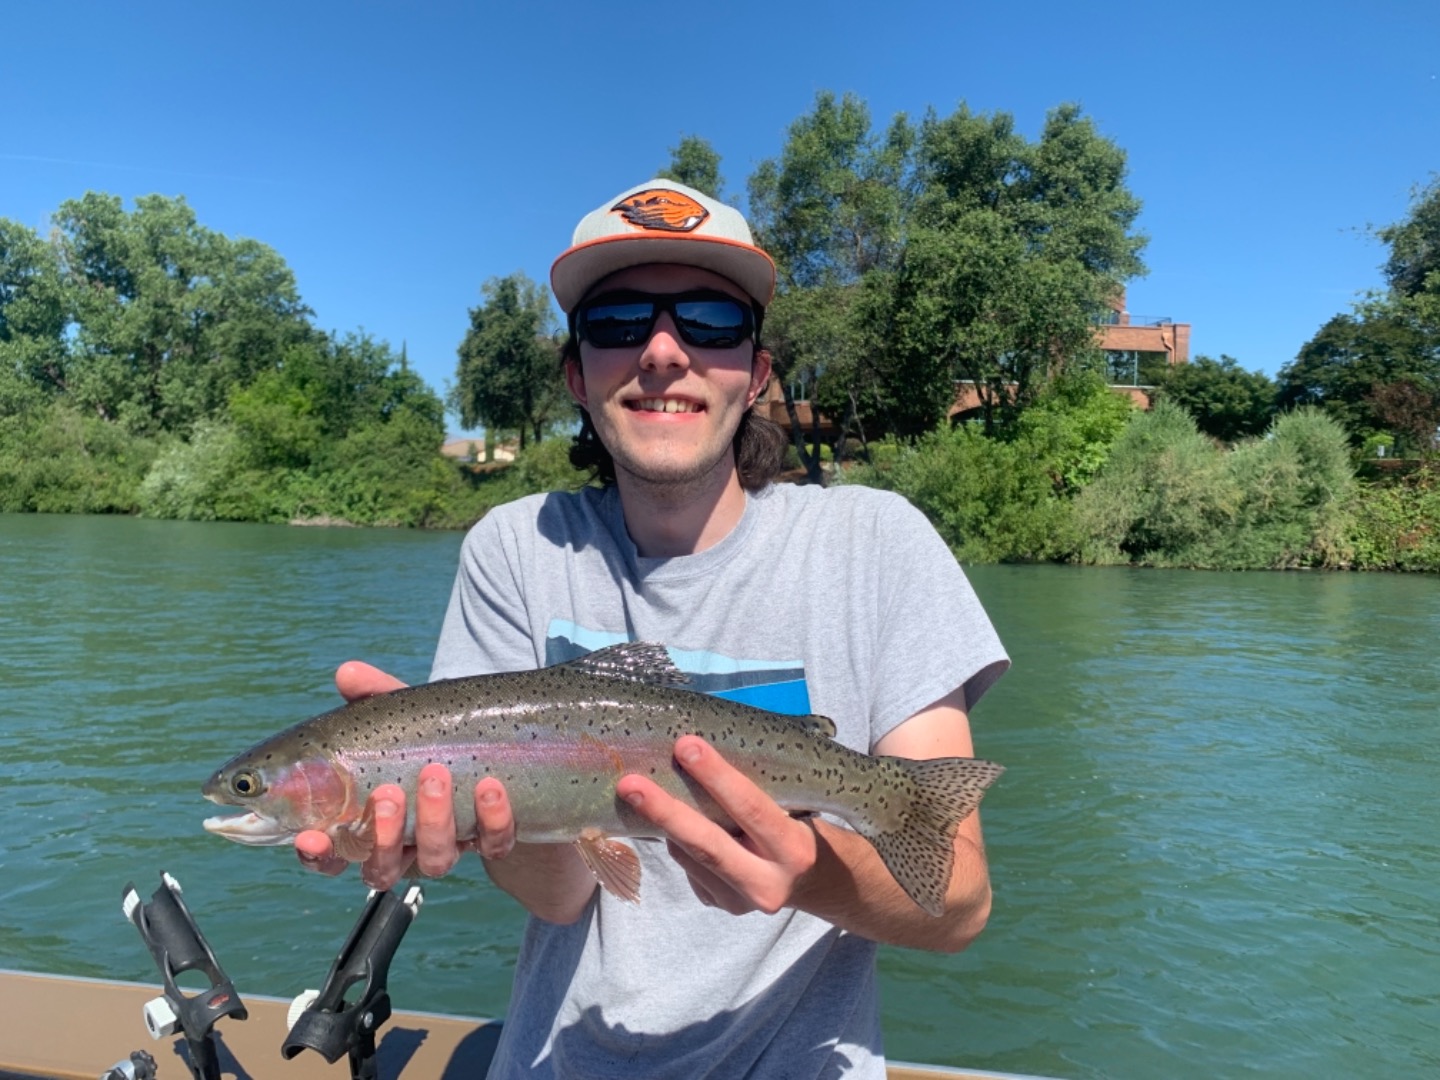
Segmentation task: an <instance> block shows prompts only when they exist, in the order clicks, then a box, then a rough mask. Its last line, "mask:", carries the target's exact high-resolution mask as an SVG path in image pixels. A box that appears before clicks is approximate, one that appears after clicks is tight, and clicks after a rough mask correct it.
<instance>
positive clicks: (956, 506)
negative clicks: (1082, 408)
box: [844, 424, 1071, 562]
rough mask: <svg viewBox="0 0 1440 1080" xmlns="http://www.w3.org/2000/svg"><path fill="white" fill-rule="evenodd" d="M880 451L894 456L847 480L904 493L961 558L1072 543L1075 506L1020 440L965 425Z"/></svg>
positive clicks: (1055, 550) (1049, 552)
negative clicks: (988, 434) (992, 435)
mask: <svg viewBox="0 0 1440 1080" xmlns="http://www.w3.org/2000/svg"><path fill="white" fill-rule="evenodd" d="M879 456H880V458H881V459H882V460H883V459H887V458H888V459H890V460H888V461H886V463H885V464H882V465H872V466H869V467H863V466H860V467H855V468H853V469H851V470H849V471H848V472H847V473H846V474H845V477H844V480H845V482H846V483H860V484H867V485H869V486H872V487H881V488H885V489H888V490H890V491H897V492H899V493H900V494H902V495H904V496H905V497H906V498H907V499H909V500H910V501H911V502H912V503H914V504H915V506H916V507H918V508H919V509H920V510H921V511H922V512H923V513H924V514H925V515H926V517H928V518H929V519H930V521H931V523H932V524H934V526H935V528H936V530H937V531H938V532H939V533H940V535H941V536H942V537H943V538H944V539H945V542H946V543H947V544H949V545H950V547H951V549H952V550H953V551H954V552H955V555H956V557H957V558H959V559H961V560H964V561H970V562H1006V561H1022V560H1038V559H1051V558H1056V557H1058V556H1060V555H1062V554H1064V552H1065V551H1067V550H1068V549H1069V547H1070V546H1071V545H1070V540H1069V532H1070V529H1069V510H1070V507H1069V503H1068V502H1067V501H1065V500H1063V499H1060V498H1058V497H1057V496H1056V493H1055V486H1054V483H1053V480H1052V478H1051V476H1050V473H1049V471H1048V470H1047V469H1046V468H1045V465H1044V463H1043V462H1040V461H1038V460H1036V459H1035V458H1034V457H1033V456H1031V455H1030V454H1029V452H1028V448H1026V447H1025V446H1023V445H1021V444H1019V443H1006V442H1001V441H999V440H997V439H991V438H987V437H986V436H984V435H982V434H981V433H980V432H979V431H978V430H976V429H975V428H974V426H972V425H965V424H962V425H959V426H957V427H954V428H950V427H946V428H941V429H939V430H936V431H932V432H929V433H927V434H925V435H923V436H921V437H920V438H919V439H917V440H916V441H915V442H914V444H913V445H910V446H904V447H901V448H898V449H897V450H895V451H894V452H893V453H884V452H882V453H881V454H880V455H879Z"/></svg>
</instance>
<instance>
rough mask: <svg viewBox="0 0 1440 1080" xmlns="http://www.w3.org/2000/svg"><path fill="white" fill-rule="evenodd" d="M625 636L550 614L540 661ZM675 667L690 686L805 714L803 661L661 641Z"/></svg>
mask: <svg viewBox="0 0 1440 1080" xmlns="http://www.w3.org/2000/svg"><path fill="white" fill-rule="evenodd" d="M629 640H630V638H629V637H627V636H626V635H624V634H617V633H614V632H612V631H606V630H590V629H587V628H585V627H583V626H577V625H576V624H575V623H573V622H570V621H568V620H565V619H552V620H551V621H550V625H549V627H547V628H546V633H545V663H546V664H563V663H566V662H568V661H570V660H575V659H577V658H579V657H581V656H584V655H585V654H586V653H590V652H594V651H595V650H596V649H603V648H606V647H607V646H610V645H618V644H620V643H621V642H622V641H629ZM666 651H667V652H668V653H669V654H670V659H671V660H673V661H674V662H675V666H676V667H677V668H679V669H680V670H681V671H683V672H685V674H687V675H688V676H690V685H689V689H691V690H697V691H699V692H700V693H702V694H714V695H715V696H716V697H723V698H729V699H730V700H731V701H738V702H741V703H743V704H745V705H753V706H754V707H755V708H757V709H768V710H770V711H771V712H778V713H787V714H789V715H793V716H808V715H809V713H810V688H809V685H808V684H807V683H806V681H805V663H804V661H802V660H745V659H738V658H736V657H732V656H724V655H722V654H720V653H716V652H710V651H708V650H693V649H677V648H672V647H670V646H666Z"/></svg>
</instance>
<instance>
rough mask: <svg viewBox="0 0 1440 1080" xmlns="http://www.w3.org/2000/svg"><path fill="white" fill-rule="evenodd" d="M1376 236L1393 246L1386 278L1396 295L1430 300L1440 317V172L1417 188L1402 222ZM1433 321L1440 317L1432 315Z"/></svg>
mask: <svg viewBox="0 0 1440 1080" xmlns="http://www.w3.org/2000/svg"><path fill="white" fill-rule="evenodd" d="M1376 235H1378V236H1379V237H1380V239H1381V240H1383V241H1384V242H1385V243H1386V244H1388V245H1390V258H1389V259H1388V260H1386V262H1385V266H1384V271H1385V280H1386V282H1387V283H1388V284H1389V286H1390V289H1391V291H1392V292H1393V293H1394V294H1395V295H1396V296H1397V298H1400V299H1404V300H1411V301H1416V300H1418V301H1422V309H1424V307H1425V305H1424V304H1423V302H1424V301H1431V302H1432V304H1431V306H1429V310H1430V311H1431V312H1433V313H1434V315H1435V316H1440V308H1437V307H1435V306H1433V305H1434V303H1435V302H1440V175H1437V176H1434V177H1432V178H1431V180H1430V182H1429V183H1428V184H1426V185H1425V186H1423V187H1419V188H1417V189H1416V190H1415V191H1414V193H1413V197H1412V199H1411V204H1410V213H1409V214H1408V215H1407V216H1406V218H1405V219H1404V220H1403V221H1399V222H1396V223H1395V224H1393V225H1388V226H1386V227H1385V228H1383V229H1379V230H1377V232H1376ZM1431 321H1432V323H1440V318H1435V317H1434V316H1432V319H1431Z"/></svg>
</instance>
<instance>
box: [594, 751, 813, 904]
mask: <svg viewBox="0 0 1440 1080" xmlns="http://www.w3.org/2000/svg"><path fill="white" fill-rule="evenodd" d="M675 757H676V759H677V760H678V761H679V762H680V764H681V766H682V767H683V768H684V769H685V771H686V772H687V773H689V774H690V775H691V776H693V777H694V778H695V779H696V780H698V781H699V782H700V784H701V785H702V786H703V787H704V788H705V790H706V791H708V792H709V793H710V794H711V795H712V796H714V798H715V801H716V802H718V803H719V804H720V806H721V808H722V809H724V810H725V812H726V813H727V814H729V815H730V818H731V820H733V821H734V822H735V824H736V825H737V826H738V827H739V829H740V833H739V835H738V836H732V835H731V834H730V833H729V832H727V831H726V830H725V829H723V828H721V827H720V826H719V825H716V824H715V823H714V822H713V821H711V820H710V819H709V818H707V817H706V816H705V815H704V814H702V813H700V812H699V811H698V810H696V809H694V808H693V807H691V806H689V805H688V804H686V803H683V802H681V801H680V800H679V799H676V798H674V797H673V796H671V795H669V794H667V793H666V792H665V791H664V790H662V789H661V788H660V787H659V786H658V785H657V784H655V783H654V782H653V781H651V780H648V779H646V778H644V777H641V776H635V775H630V776H623V777H621V778H620V782H619V783H618V784H617V785H616V787H615V790H616V791H617V792H618V793H619V795H620V797H621V798H623V799H625V800H626V801H627V802H629V803H630V805H631V806H633V807H634V808H635V811H636V812H637V813H639V814H640V815H641V816H642V817H644V818H646V819H647V820H649V821H650V822H651V823H653V824H655V825H658V826H659V827H660V828H661V829H663V830H664V831H665V835H666V836H667V837H668V838H669V842H670V843H669V846H670V853H671V855H672V856H673V857H674V858H675V860H676V862H678V863H679V864H680V865H681V866H682V867H683V868H684V870H685V873H686V874H687V875H688V876H689V878H690V887H691V889H693V890H694V891H695V895H696V896H697V897H699V898H700V902H701V903H703V904H705V905H706V906H707V907H718V908H722V909H723V910H725V911H728V912H730V913H731V914H733V915H743V914H745V913H746V912H749V911H763V912H766V913H767V914H773V913H775V912H777V911H779V910H780V909H781V908H783V907H786V906H789V905H790V904H791V903H792V901H793V900H794V898H795V894H796V891H797V889H798V888H799V887H800V884H801V882H802V879H803V878H804V877H805V875H806V874H808V873H809V872H810V870H811V869H812V868H813V867H814V866H815V860H816V855H817V839H816V834H815V829H814V827H813V826H812V825H811V824H810V822H809V820H808V819H799V818H793V817H791V816H790V814H789V813H788V812H787V811H785V810H784V809H782V808H781V807H780V805H779V804H778V803H776V802H775V800H774V799H772V798H770V796H769V795H767V794H766V793H765V792H764V791H762V790H760V788H759V787H757V786H756V785H755V784H754V783H753V782H752V781H751V780H750V779H749V778H747V777H746V776H745V775H744V774H742V773H741V772H740V771H739V770H737V769H736V768H735V767H734V766H732V765H731V764H730V763H729V762H727V761H726V760H725V759H724V758H723V757H721V756H720V754H719V753H718V752H716V750H715V748H714V747H712V746H711V745H710V744H709V743H707V742H706V741H705V740H704V739H701V738H699V737H697V736H694V735H686V736H684V737H683V738H680V739H678V740H677V741H676V743H675Z"/></svg>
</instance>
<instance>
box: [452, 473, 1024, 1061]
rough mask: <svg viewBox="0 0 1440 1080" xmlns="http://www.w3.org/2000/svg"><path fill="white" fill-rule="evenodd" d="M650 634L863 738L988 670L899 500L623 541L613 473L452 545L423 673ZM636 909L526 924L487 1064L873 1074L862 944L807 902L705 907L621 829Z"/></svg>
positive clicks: (935, 542) (837, 495) (755, 501)
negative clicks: (674, 552)
mask: <svg viewBox="0 0 1440 1080" xmlns="http://www.w3.org/2000/svg"><path fill="white" fill-rule="evenodd" d="M620 641H654V642H660V643H663V644H665V645H666V646H668V647H669V650H670V655H671V657H672V658H673V659H674V660H675V662H676V664H677V666H679V667H680V668H681V670H683V671H686V672H689V673H690V674H691V678H692V685H693V686H694V687H695V688H697V689H701V690H705V691H708V692H711V693H719V694H723V695H725V696H727V697H732V698H735V699H737V700H741V701H744V702H746V703H747V704H752V705H756V706H759V707H761V708H768V709H773V710H775V711H777V712H789V713H799V714H803V713H811V712H814V713H819V714H821V715H824V716H828V717H830V718H831V719H832V720H834V721H835V725H836V728H837V732H838V734H837V736H836V737H837V738H838V739H839V740H840V741H841V742H843V743H844V744H846V745H847V746H850V747H853V748H855V749H857V750H862V751H868V750H870V749H871V748H872V747H873V746H874V745H875V743H876V741H877V740H879V739H880V738H881V737H883V736H884V735H885V734H886V733H888V732H889V731H891V730H892V729H894V728H895V727H896V726H897V725H899V724H901V723H902V722H904V721H905V720H906V719H908V718H909V717H911V716H912V715H914V714H915V713H916V712H918V711H920V710H921V709H923V708H925V707H926V706H928V705H931V704H933V703H934V702H935V701H937V700H939V699H940V698H941V697H944V696H945V695H946V694H948V693H950V692H951V691H952V690H954V689H955V688H956V687H958V686H961V685H964V686H965V688H966V700H967V703H968V704H969V705H971V706H973V705H974V704H975V702H976V701H978V700H979V698H980V696H981V695H982V694H983V693H984V692H985V691H986V690H987V689H988V688H989V686H990V685H991V684H992V683H993V682H994V681H995V679H997V678H998V677H999V676H1000V675H1001V674H1002V673H1003V672H1004V670H1005V668H1006V667H1007V666H1008V665H1009V660H1008V659H1007V658H1006V656H1005V652H1004V650H1003V649H1002V647H1001V645H1000V642H999V639H998V638H997V637H996V635H995V631H994V629H993V628H992V627H991V625H990V621H989V619H988V618H987V617H986V615H985V612H984V610H983V609H982V608H981V606H980V603H979V601H978V600H976V598H975V594H974V592H973V591H972V590H971V588H970V584H969V582H968V581H967V580H966V579H965V575H964V573H963V572H962V571H961V569H960V567H959V566H958V565H957V564H956V562H955V559H954V557H953V556H952V555H951V554H950V551H949V550H948V549H947V548H946V547H945V544H944V542H943V541H941V539H940V538H939V536H938V535H937V534H936V533H935V530H934V529H933V528H931V526H930V524H929V522H927V521H926V520H925V519H924V517H923V516H922V515H921V514H920V513H919V512H918V511H917V510H915V509H914V507H912V506H911V505H910V504H909V503H908V502H906V501H905V500H904V499H902V498H900V497H899V496H896V495H893V494H889V493H886V492H880V491H874V490H871V489H867V488H860V487H840V488H832V489H828V490H825V489H821V488H816V487H795V486H791V485H777V486H773V487H770V488H767V489H766V490H765V491H763V492H761V493H759V494H755V495H750V496H748V498H747V502H746V509H745V513H744V516H743V517H742V518H741V520H740V522H739V524H738V525H737V526H736V527H735V528H734V529H733V530H732V531H731V533H730V534H729V535H728V536H726V537H725V538H724V539H723V540H721V541H720V543H718V544H716V545H715V546H713V547H711V548H709V549H707V550H705V551H702V552H700V553H699V554H695V555H687V556H683V557H679V558H670V559H648V558H641V557H640V556H639V555H638V554H637V552H636V550H635V545H634V544H633V543H632V542H631V540H630V538H629V534H628V533H627V532H626V529H625V524H624V519H623V516H622V514H621V509H620V501H619V497H618V494H617V493H616V491H615V489H614V488H608V489H605V490H597V489H594V488H589V489H585V490H583V491H580V492H578V493H566V494H558V493H557V494H549V495H537V496H532V497H530V498H526V499H521V500H519V501H517V502H514V503H510V504H508V505H505V506H501V507H498V508H496V509H495V510H492V511H491V512H490V513H489V514H487V515H486V516H485V518H484V519H482V520H481V521H480V522H479V523H478V524H477V525H476V526H475V527H474V529H472V530H471V532H470V534H469V536H468V537H467V538H466V540H465V544H464V547H463V549H462V551H461V556H460V569H459V573H458V575H457V577H456V582H455V589H454V593H453V595H452V596H451V600H450V608H449V611H448V612H447V613H446V616H445V623H444V628H443V630H442V631H441V635H440V642H439V646H438V648H437V651H436V655H435V664H434V668H433V670H432V673H431V677H432V678H435V679H441V678H452V677H455V676H460V675H473V674H479V673H485V672H495V671H515V670H521V669H528V668H534V667H537V666H541V665H546V664H553V663H559V662H562V661H564V660H567V659H571V658H573V657H575V656H578V655H581V654H583V653H586V652H589V651H591V650H593V649H597V648H601V647H603V646H606V645H611V644H615V643H616V642H620ZM626 842H627V843H630V844H631V845H632V846H633V847H634V848H635V849H636V851H637V852H638V854H639V856H640V862H641V873H642V879H641V882H642V884H641V896H642V899H641V901H640V903H639V904H626V903H624V902H622V901H619V900H617V899H616V898H615V897H613V896H611V895H610V894H609V893H607V892H605V891H603V890H597V892H596V896H595V898H594V899H593V900H592V901H591V904H590V907H589V909H588V910H587V911H586V913H585V914H584V915H583V916H582V917H581V918H580V920H579V921H578V922H576V923H575V924H574V925H571V926H556V925H553V924H551V923H547V922H544V921H543V920H540V919H535V918H532V919H530V921H529V923H528V925H527V927H526V931H525V938H524V942H523V943H522V945H521V949H520V955H519V958H518V960H517V962H516V971H515V986H514V991H513V994H512V997H511V1003H510V1010H509V1013H508V1014H507V1016H506V1020H505V1026H504V1030H503V1034H502V1036H501V1040H500V1045H499V1048H498V1049H497V1051H496V1056H495V1061H494V1064H493V1065H492V1067H491V1070H490V1075H491V1076H492V1077H520V1076H525V1077H531V1076H540V1077H551V1076H554V1077H566V1078H569V1077H626V1078H631V1077H637V1076H644V1077H675V1078H677V1080H678V1078H684V1080H695V1078H698V1077H717V1078H718V1077H739V1076H759V1077H796V1078H800V1077H817V1078H818V1077H836V1076H846V1077H875V1078H882V1077H883V1076H884V1072H885V1070H884V1051H883V1047H882V1042H881V1035H880V1020H879V1001H878V995H877V991H876V984H875V953H876V945H875V943H874V942H871V941H868V940H866V939H864V938H861V937H858V936H856V935H853V934H849V933H845V932H843V931H841V930H839V929H837V928H836V927H834V926H832V925H831V924H829V923H827V922H825V921H824V920H822V919H818V918H816V917H814V916H812V915H808V914H805V913H804V912H799V911H794V910H785V911H781V912H779V913H777V914H775V915H764V914H761V913H758V912H757V913H752V914H749V915H744V916H740V917H736V916H732V915H729V914H726V913H724V912H721V911H718V910H715V909H711V908H706V907H704V906H703V905H701V904H700V903H699V901H698V900H696V898H695V896H694V894H693V893H692V892H691V891H690V888H689V885H688V883H687V881H686V877H685V874H684V872H683V871H681V870H680V868H679V867H678V865H677V864H676V863H675V862H674V861H673V860H672V859H670V857H669V856H668V855H667V853H666V850H665V845H664V843H663V842H660V841H654V840H628V841H626Z"/></svg>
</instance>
